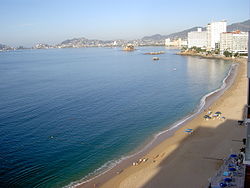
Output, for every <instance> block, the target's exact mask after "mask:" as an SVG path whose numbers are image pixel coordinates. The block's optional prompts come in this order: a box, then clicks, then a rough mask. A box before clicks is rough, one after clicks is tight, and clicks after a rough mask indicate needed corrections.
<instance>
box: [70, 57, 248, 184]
mask: <svg viewBox="0 0 250 188" xmlns="http://www.w3.org/2000/svg"><path fill="white" fill-rule="evenodd" d="M196 56H197V55H196ZM199 56H200V55H199ZM216 59H218V58H216ZM220 59H221V58H220ZM223 59H224V58H223ZM224 60H230V61H235V62H238V59H232V58H229V59H228V58H227V59H224ZM240 61H244V59H241V60H240ZM241 63H242V62H241ZM242 64H244V63H242ZM240 66H241V67H242V66H243V65H240ZM237 69H238V65H237V66H234V65H232V67H231V69H230V72H229V74H228V75H227V77H226V78H225V79H224V82H223V85H222V86H221V88H219V89H217V90H215V91H213V92H212V93H210V94H207V95H206V96H204V97H203V98H204V99H203V100H204V101H202V100H201V103H200V107H199V108H197V110H196V111H194V112H193V113H192V114H191V115H190V116H188V117H184V118H183V119H182V120H180V121H178V122H176V123H175V124H173V125H172V126H171V127H170V128H168V129H167V130H165V131H163V132H161V133H158V134H157V135H155V137H154V139H153V140H152V141H151V142H150V143H148V144H147V145H146V146H145V147H144V148H143V149H142V150H140V151H139V152H138V153H135V154H133V155H131V156H128V157H127V158H126V159H124V160H122V161H121V162H120V161H118V164H117V165H116V166H115V167H112V168H111V169H108V170H107V171H106V172H104V173H103V174H100V175H98V176H96V177H93V178H92V179H90V180H89V181H86V182H85V183H80V182H79V183H77V182H75V184H73V185H72V186H74V187H99V186H102V185H103V187H119V185H120V183H121V182H122V181H124V180H126V179H127V178H128V177H129V176H130V173H131V174H134V173H136V172H137V171H138V169H139V170H142V167H143V166H147V165H146V164H148V163H150V162H149V161H147V162H146V163H145V164H140V165H139V166H136V167H134V166H132V167H131V164H132V162H134V161H137V160H138V159H139V158H141V157H143V156H144V158H148V159H152V158H154V157H152V156H148V155H150V153H152V152H153V151H154V150H156V148H158V147H160V146H161V145H162V144H164V143H165V142H166V141H168V140H170V139H175V137H176V133H177V132H180V131H181V130H182V131H183V128H184V127H187V126H188V128H190V126H189V125H188V124H189V123H190V121H193V120H195V119H197V118H198V117H199V116H201V115H202V116H203V113H204V112H203V110H204V109H207V108H208V107H209V106H210V105H211V104H212V103H215V102H216V100H218V98H220V97H221V95H224V93H225V91H227V89H228V88H229V87H230V86H231V84H232V82H233V81H234V77H235V76H236V75H237V77H238V76H239V74H240V73H239V71H237ZM234 84H235V83H234ZM203 102H204V104H202V103H203ZM184 136H186V135H184ZM153 153H154V152H153ZM131 169H132V172H130V171H131ZM128 172H130V173H129V174H128ZM125 187H126V186H125ZM132 187H133V186H132Z"/></svg>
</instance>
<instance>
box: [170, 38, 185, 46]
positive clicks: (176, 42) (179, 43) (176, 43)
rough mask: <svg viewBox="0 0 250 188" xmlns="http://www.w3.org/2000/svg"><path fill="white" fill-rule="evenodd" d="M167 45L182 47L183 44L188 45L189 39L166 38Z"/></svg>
mask: <svg viewBox="0 0 250 188" xmlns="http://www.w3.org/2000/svg"><path fill="white" fill-rule="evenodd" d="M165 46H168V47H178V48H180V47H182V46H187V41H186V40H182V39H181V38H178V39H176V40H171V39H170V38H167V39H165Z"/></svg>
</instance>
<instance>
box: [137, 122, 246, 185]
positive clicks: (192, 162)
mask: <svg viewBox="0 0 250 188" xmlns="http://www.w3.org/2000/svg"><path fill="white" fill-rule="evenodd" d="M209 121H213V120H209ZM214 121H219V120H214ZM245 129H246V127H245V126H239V125H238V123H237V120H232V119H228V120H225V121H223V122H222V123H221V124H220V125H219V126H218V127H216V128H210V127H204V126H202V127H198V128H197V129H195V130H194V132H193V134H190V135H188V136H187V137H185V138H184V139H182V140H181V141H180V142H179V143H178V147H177V149H175V150H174V151H173V152H172V153H171V154H169V156H167V157H166V158H165V159H163V160H162V161H161V162H160V163H159V164H158V171H157V173H156V174H154V176H153V177H152V178H151V179H150V180H149V181H148V182H146V183H145V184H144V185H143V186H142V188H207V186H208V179H209V178H210V177H212V176H213V175H215V173H216V170H217V169H218V168H219V167H220V166H221V165H222V163H223V159H224V158H225V157H227V156H228V155H229V154H230V153H238V152H239V149H240V148H242V147H243V143H242V139H243V137H245ZM183 134H185V133H183ZM161 155H162V154H159V156H161ZM156 162H157V161H156Z"/></svg>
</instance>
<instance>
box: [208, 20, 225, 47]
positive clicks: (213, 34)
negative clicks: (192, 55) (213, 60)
mask: <svg viewBox="0 0 250 188" xmlns="http://www.w3.org/2000/svg"><path fill="white" fill-rule="evenodd" d="M226 31H227V22H226V21H220V22H211V23H209V24H208V25H207V48H208V50H211V49H216V48H219V43H220V34H221V33H223V32H226Z"/></svg>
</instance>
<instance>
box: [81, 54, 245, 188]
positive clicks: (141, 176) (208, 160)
mask: <svg viewBox="0 0 250 188" xmlns="http://www.w3.org/2000/svg"><path fill="white" fill-rule="evenodd" d="M234 61H236V62H238V66H237V74H236V76H235V78H234V82H233V83H232V85H231V87H230V88H229V89H227V90H226V91H225V92H224V93H223V94H222V95H221V96H220V97H219V98H218V97H217V98H216V96H215V98H216V100H212V101H214V102H213V103H212V104H211V105H210V104H209V105H210V106H206V107H207V109H205V110H204V112H202V113H200V114H199V115H198V116H196V117H195V118H193V119H191V120H189V121H187V122H186V123H185V124H184V126H181V128H179V129H178V130H177V131H176V130H174V132H173V133H172V134H173V135H172V136H169V137H168V138H167V139H163V141H161V142H160V144H159V143H158V144H157V145H155V146H154V147H152V149H150V151H149V152H147V153H146V154H143V155H141V156H135V157H134V158H131V159H130V160H128V161H127V163H125V164H123V165H121V166H120V167H116V169H115V170H114V171H113V172H112V170H111V171H110V172H108V173H109V174H108V173H107V175H106V177H105V175H104V176H103V177H99V179H98V178H97V179H96V180H95V179H94V180H93V181H91V182H89V183H87V184H82V185H80V186H79V187H102V188H118V187H119V188H139V187H140V188H147V187H148V188H154V187H157V188H161V187H162V188H163V187H164V188H166V187H169V188H172V187H174V188H183V187H187V188H189V187H190V188H196V187H197V188H198V187H199V188H201V187H204V188H205V187H207V185H208V180H209V178H210V177H212V176H213V175H214V174H215V173H216V171H217V170H218V169H219V167H220V165H221V164H222V163H223V159H224V158H226V157H227V156H228V155H229V154H230V153H235V152H239V149H240V148H241V147H242V138H243V137H245V127H244V126H239V125H238V124H237V121H238V120H242V119H243V115H244V106H245V104H246V102H247V97H246V93H247V79H246V59H235V60H234ZM229 80H230V79H229ZM231 80H232V79H231ZM229 85H230V84H229ZM210 97H214V96H210ZM208 111H212V112H213V113H215V112H217V111H220V112H222V115H221V116H224V117H225V120H223V119H214V120H213V119H211V120H204V118H203V116H204V115H206V114H207V113H208ZM186 129H193V133H192V134H189V133H187V132H185V130H186ZM133 162H134V165H132V164H133ZM137 162H138V163H137ZM117 169H119V173H117ZM110 176H112V178H110ZM103 182H105V183H103Z"/></svg>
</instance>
